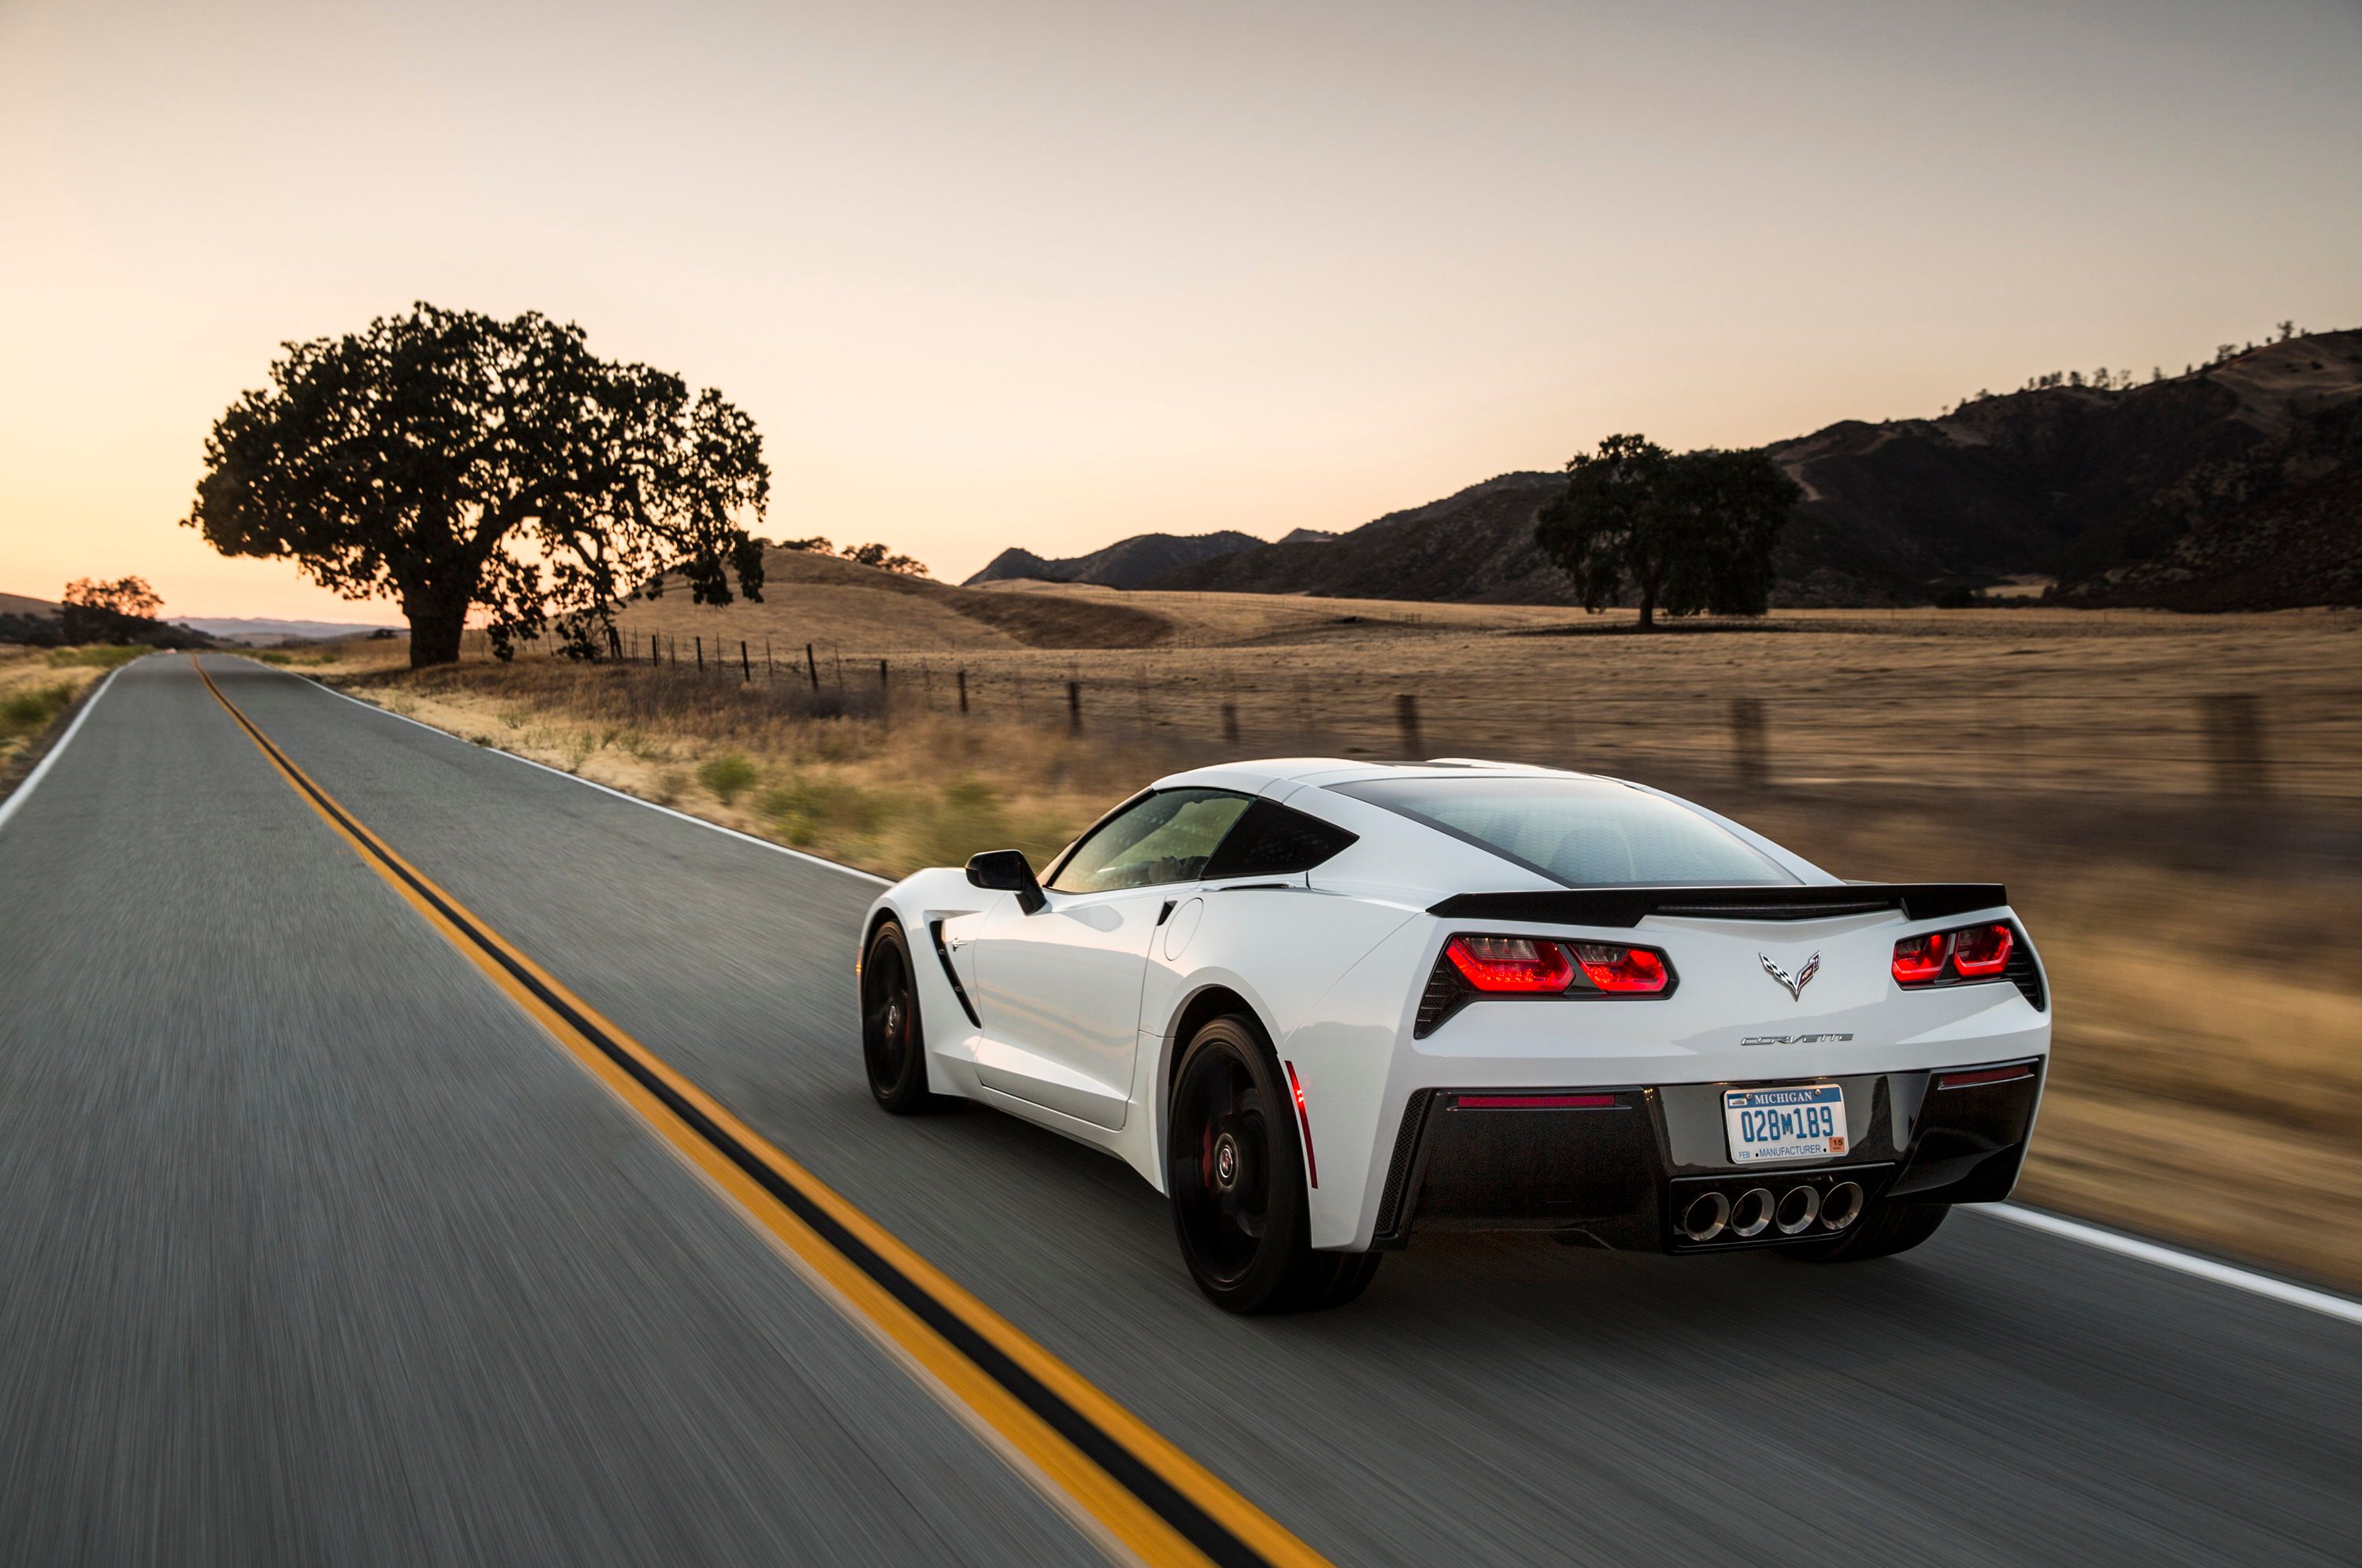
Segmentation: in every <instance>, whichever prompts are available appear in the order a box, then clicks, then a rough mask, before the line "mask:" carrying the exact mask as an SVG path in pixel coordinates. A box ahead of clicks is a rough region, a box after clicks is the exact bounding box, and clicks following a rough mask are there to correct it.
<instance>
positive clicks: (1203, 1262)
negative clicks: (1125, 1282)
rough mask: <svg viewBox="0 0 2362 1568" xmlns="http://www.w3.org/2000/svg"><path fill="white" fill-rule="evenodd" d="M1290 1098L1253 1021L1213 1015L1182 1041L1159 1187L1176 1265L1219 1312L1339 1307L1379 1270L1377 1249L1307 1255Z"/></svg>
mask: <svg viewBox="0 0 2362 1568" xmlns="http://www.w3.org/2000/svg"><path fill="white" fill-rule="evenodd" d="M1290 1103H1291V1102H1290V1100H1289V1097H1288V1096H1287V1095H1286V1093H1285V1092H1284V1091H1283V1090H1282V1089H1281V1088H1280V1083H1279V1069H1278V1066H1277V1065H1276V1064H1275V1062H1274V1060H1273V1059H1272V1055H1271V1050H1270V1048H1269V1047H1268V1046H1266V1045H1265V1044H1264V1041H1263V1033H1262V1031H1261V1030H1260V1029H1258V1028H1257V1027H1256V1025H1255V1023H1254V1021H1253V1020H1252V1019H1249V1018H1245V1017H1243V1016H1240V1015H1237V1014H1232V1015H1231V1016H1229V1017H1224V1018H1218V1019H1215V1020H1214V1021H1212V1022H1210V1023H1209V1024H1207V1025H1206V1026H1205V1027H1204V1028H1202V1029H1200V1030H1198V1032H1197V1034H1196V1035H1195V1036H1194V1037H1193V1038H1192V1039H1191V1040H1190V1042H1189V1045H1188V1048H1187V1051H1186V1052H1185V1053H1184V1055H1183V1056H1182V1058H1181V1072H1180V1075H1179V1077H1177V1078H1176V1079H1175V1083H1174V1088H1173V1104H1172V1113H1171V1115H1170V1116H1169V1117H1168V1118H1167V1119H1166V1120H1167V1132H1166V1134H1165V1161H1164V1170H1165V1187H1166V1189H1167V1190H1168V1192H1169V1193H1170V1195H1171V1198H1172V1202H1173V1228H1174V1231H1175V1233H1176V1235H1177V1236H1178V1237H1179V1239H1180V1242H1181V1257H1182V1261H1183V1262H1185V1263H1187V1264H1188V1265H1189V1275H1190V1277H1191V1278H1192V1279H1194V1280H1196V1281H1197V1283H1198V1289H1199V1290H1200V1291H1202V1292H1204V1293H1205V1297H1206V1299H1208V1300H1209V1301H1211V1302H1212V1303H1213V1304H1214V1305H1215V1306H1217V1307H1220V1309H1222V1310H1224V1311H1226V1312H1241V1313H1249V1312H1302V1311H1309V1310H1317V1309H1323V1308H1329V1307H1341V1306H1343V1305H1344V1304H1345V1303H1347V1302H1349V1301H1351V1300H1352V1299H1353V1298H1354V1297H1357V1296H1359V1295H1361V1293H1362V1292H1363V1289H1365V1288H1366V1287H1367V1286H1368V1285H1369V1283H1370V1279H1371V1276H1372V1275H1375V1274H1376V1273H1377V1271H1378V1263H1379V1260H1380V1258H1381V1257H1382V1255H1383V1254H1381V1253H1374V1252H1368V1253H1334V1252H1319V1253H1316V1252H1314V1251H1313V1250H1312V1248H1311V1244H1310V1241H1311V1234H1312V1215H1311V1209H1310V1208H1309V1206H1308V1203H1307V1201H1306V1194H1305V1187H1304V1155H1303V1151H1302V1149H1301V1148H1300V1146H1299V1145H1298V1143H1297V1136H1296V1122H1295V1120H1294V1118H1293V1116H1292V1115H1291V1114H1290V1109H1289V1108H1290Z"/></svg>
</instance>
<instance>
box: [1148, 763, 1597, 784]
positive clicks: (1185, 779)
mask: <svg viewBox="0 0 2362 1568" xmlns="http://www.w3.org/2000/svg"><path fill="white" fill-rule="evenodd" d="M1470 773H1491V774H1507V775H1513V776H1522V777H1527V778H1596V777H1598V775H1596V774H1588V773H1576V772H1573V771H1570V770H1569V769H1566V768H1563V767H1535V766H1533V765H1531V764H1529V763H1522V762H1493V761H1489V760H1487V759H1485V758H1484V757H1475V756H1437V757H1429V758H1428V759H1427V760H1426V761H1423V762H1378V761H1373V760H1371V759H1369V758H1366V757H1346V756H1266V757H1257V758H1253V759H1252V760H1248V761H1243V762H1224V763H1217V764H1215V765H1213V766H1212V767H1193V768H1191V769H1189V770H1188V771H1187V772H1186V773H1175V774H1171V775H1169V776H1167V777H1165V778H1160V779H1158V780H1157V781H1156V784H1155V786H1154V787H1155V788H1156V789H1159V790H1174V789H1184V788H1187V787H1188V786H1190V785H1202V786H1209V787H1216V788H1221V789H1229V790H1241V789H1251V790H1257V791H1261V790H1267V789H1269V788H1270V787H1271V786H1273V785H1275V784H1318V785H1328V784H1359V783H1363V782H1365V781H1367V780H1369V779H1373V778H1464V777H1465V776H1467V775H1468V774H1470Z"/></svg>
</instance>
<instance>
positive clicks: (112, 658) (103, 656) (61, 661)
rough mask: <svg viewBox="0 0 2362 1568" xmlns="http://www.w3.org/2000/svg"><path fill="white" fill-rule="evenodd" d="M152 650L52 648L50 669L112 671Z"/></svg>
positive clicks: (115, 647) (134, 648) (114, 647)
mask: <svg viewBox="0 0 2362 1568" xmlns="http://www.w3.org/2000/svg"><path fill="white" fill-rule="evenodd" d="M150 651H152V650H150V649H148V648H144V647H136V646H121V645H94V646H89V647H79V648H53V649H51V650H50V657H49V666H50V668H51V669H77V668H86V669H113V668H115V667H116V665H119V664H129V663H130V662H131V661H132V660H133V659H135V658H138V657H139V656H140V655H141V654H144V653H149V652H150Z"/></svg>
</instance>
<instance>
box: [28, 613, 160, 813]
mask: <svg viewBox="0 0 2362 1568" xmlns="http://www.w3.org/2000/svg"><path fill="white" fill-rule="evenodd" d="M144 651H145V650H144V649H139V648H128V649H126V648H64V649H54V650H53V649H47V648H27V647H18V646H15V645H14V644H0V794H5V793H6V790H7V789H8V788H9V786H11V785H13V784H14V783H15V782H16V780H17V775H18V774H19V773H20V772H22V771H23V768H24V764H25V762H26V760H27V759H28V757H29V756H30V755H31V751H32V748H33V747H34V746H35V745H37V744H38V743H39V741H40V740H41V738H42V737H43V736H44V735H46V734H49V733H50V731H51V730H52V729H53V728H55V726H56V724H57V723H58V721H59V720H60V719H61V718H62V717H64V715H65V712H66V711H67V710H68V709H70V708H72V706H73V703H74V699H76V698H77V697H80V696H81V695H82V694H83V691H85V690H88V689H89V688H90V687H91V686H92V685H93V684H94V683H95V682H96V681H97V680H98V679H100V678H101V677H102V676H104V675H105V673H106V672H107V671H108V670H110V669H112V668H115V667H116V665H118V664H121V663H123V662H124V661H125V659H127V658H130V657H138V655H139V654H140V653H142V652H144Z"/></svg>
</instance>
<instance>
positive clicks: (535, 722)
mask: <svg viewBox="0 0 2362 1568" xmlns="http://www.w3.org/2000/svg"><path fill="white" fill-rule="evenodd" d="M388 653H389V650H388V649H387V645H383V644H380V645H376V646H375V647H374V648H372V649H371V651H370V656H369V657H373V658H377V659H384V658H386V657H388ZM344 675H345V676H346V677H347V678H348V679H357V680H358V687H357V689H358V690H360V691H361V693H362V694H364V695H370V696H373V697H374V698H375V699H376V700H377V701H382V702H385V703H387V704H388V705H389V706H392V707H395V708H397V709H399V710H400V711H403V712H409V713H412V714H414V715H415V716H417V717H419V718H422V719H424V720H425V721H426V722H428V723H436V724H439V725H441V726H443V727H444V728H447V729H449V730H452V731H454V732H456V733H458V734H462V735H466V736H469V738H472V739H476V740H478V741H480V742H482V743H483V744H487V745H500V746H502V747H504V748H506V749H510V750H514V751H520V752H522V753H524V754H525V755H528V756H535V758H536V759H538V760H542V761H546V762H550V763H552V764H553V765H554V766H559V767H572V768H573V769H574V770H575V771H578V772H579V773H581V774H582V775H584V776H585V777H588V778H596V779H598V780H599V781H601V782H602V783H607V784H610V785H613V786H614V787H616V788H619V789H623V790H629V791H632V792H635V793H638V794H641V795H643V796H646V797H648V798H650V799H654V800H658V801H668V802H671V803H675V804H678V805H679V806H681V807H682V808H684V809H687V810H690V811H693V812H698V813H699V814H701V815H704V816H707V817H710V818H712V819H713V820H715V821H718V822H722V823H727V824H728V825H731V826H733V827H736V828H739V829H741V830H743V831H745V832H749V833H754V834H761V835H764V836H767V837H770V838H772V839H774V840H776V841H778V842H779V843H783V844H788V845H794V846H796V847H797V848H800V849H804V850H809V851H811V852H812V853H814V854H818V855H822V856H827V857H829V858H831V859H835V860H839V861H842V862H844V863H845V864H848V865H853V866H858V867H863V868H864V869H867V870H872V871H876V872H877V873H879V874H880V875H884V876H889V877H890V876H899V875H900V874H902V873H904V872H907V871H909V870H911V869H913V868H915V867H921V866H928V865H956V864H958V863H960V862H961V861H963V860H965V859H966V857H967V856H969V855H971V854H973V853H975V852H976V851H977V850H980V849H993V848H1004V847H1014V848H1018V849H1021V850H1024V851H1025V852H1026V853H1027V854H1028V855H1029V856H1032V857H1033V858H1034V861H1035V863H1036V864H1037V865H1039V864H1042V863H1043V861H1044V860H1045V859H1046V858H1047V856H1050V855H1052V854H1054V853H1055V852H1056V850H1057V849H1058V848H1059V847H1060V846H1061V845H1064V844H1065V843H1066V842H1068V841H1069V840H1070V839H1071V838H1072V837H1073V836H1074V834H1076V832H1078V831H1079V830H1080V829H1081V828H1082V827H1084V826H1085V825H1087V823H1089V822H1090V821H1091V820H1092V819H1094V818H1095V817H1096V816H1097V815H1098V813H1099V812H1102V811H1104V810H1105V809H1106V808H1107V807H1108V806H1109V804H1111V803H1112V802H1114V801H1117V800H1120V799H1121V798H1122V797H1123V796H1125V795H1127V794H1129V793H1131V791H1132V790H1136V789H1137V788H1139V786H1140V785H1141V784H1142V783H1144V782H1145V781H1147V780H1148V779H1150V778H1154V777H1156V776H1157V775H1158V774H1161V773H1164V772H1167V771H1170V770H1172V769H1173V768H1174V767H1178V766H1184V765H1187V764H1188V763H1190V762H1194V761H1205V760H1210V759H1211V752H1210V751H1209V749H1208V746H1207V745H1206V744H1205V743H1204V742H1203V740H1202V737H1201V740H1200V744H1199V745H1198V749H1197V751H1196V752H1195V753H1184V752H1182V751H1180V750H1177V749H1175V748H1173V747H1171V746H1169V745H1159V744H1154V743H1150V742H1143V741H1132V740H1123V739H1120V738H1114V737H1108V736H1104V735H1098V734H1093V735H1089V736H1076V735H1072V734H1066V733H1065V731H1064V730H1063V729H1060V728H1054V727H1050V726H1043V725H1029V724H1025V723H1011V722H1009V721H1008V720H1007V719H1005V718H1000V717H995V718H991V719H986V718H983V717H976V718H970V719H962V718H960V717H958V716H956V715H955V714H950V713H943V712H923V711H907V710H896V711H893V712H888V711H886V710H885V709H884V708H883V707H882V706H881V705H880V704H879V703H878V701H877V700H876V699H875V697H874V696H871V697H867V698H866V699H865V698H864V697H862V696H859V695H847V694H846V693H844V692H843V691H841V690H834V689H830V690H823V691H822V693H820V694H819V700H818V701H814V699H813V694H812V693H811V692H810V691H809V690H806V689H804V688H802V687H798V686H792V685H789V684H786V683H780V684H778V685H775V686H767V685H765V684H763V683H760V682H756V683H753V684H746V683H740V682H735V681H729V680H720V679H712V678H708V679H698V678H696V677H695V676H694V675H689V676H676V675H673V674H672V673H671V672H669V671H660V670H646V669H620V668H614V667H612V666H610V667H599V666H579V665H573V664H569V663H566V662H563V661H553V660H547V659H529V660H520V661H518V662H517V663H515V664H513V665H509V666H499V665H490V664H471V665H466V666H461V667H458V668H449V669H443V670H435V671H428V672H424V673H422V674H416V675H413V674H411V673H409V672H407V671H403V670H394V669H391V668H384V667H382V666H380V667H379V668H376V669H374V670H372V669H370V668H368V667H366V666H361V665H351V666H348V667H346V668H345V670H344ZM2177 695H2178V694H2177ZM504 715H507V716H513V717H515V718H517V719H518V721H519V723H517V724H515V725H513V726H512V725H508V724H506V723H504V717H503V716H504ZM1448 749H1449V742H1448V741H1445V740H1443V739H1442V738H1441V737H1435V738H1434V741H1433V744H1430V745H1429V752H1430V753H1434V754H1439V755H1440V754H1444V753H1445V752H1446V751H1447V750H1448ZM1815 762H1816V769H1817V771H1818V772H1819V773H1820V774H1822V775H1823V777H1821V778H1818V779H1816V780H1813V781H1807V782H1806V783H1805V784H1803V785H1800V786H1797V787H1792V788H1786V789H1782V788H1772V787H1754V788H1742V787H1740V786H1738V785H1736V784H1734V783H1733V782H1732V780H1731V778H1730V776H1729V774H1728V773H1727V771H1708V772H1703V773H1697V774H1693V775H1689V776H1684V775H1683V774H1682V773H1680V772H1679V771H1675V770H1672V769H1667V770H1664V771H1661V772H1651V773H1650V774H1649V775H1648V777H1649V780H1650V782H1652V783H1659V784H1662V785H1663V786H1665V787H1667V788H1670V789H1673V790H1677V791H1679V792H1683V793H1687V794H1690V795H1692V796H1693V797H1694V798H1696V799H1699V800H1701V801H1703V802H1704V803H1705V804H1708V805H1710V806H1713V807H1715V808H1716V809H1717V810H1721V811H1725V812H1729V813H1730V814H1732V815H1734V816H1736V817H1738V818H1739V819H1740V820H1742V821H1745V822H1747V823H1749V824H1750V825H1753V826H1756V827H1758V828H1760V829H1761V830H1763V831H1764V832H1766V833H1769V834H1771V835H1772V836H1773V837H1775V838H1778V839H1780V840H1782V841H1783V842H1784V843H1787V844H1789V845H1792V846H1793V847H1794V848H1795V849H1797V850H1798V851H1800V852H1801V853H1803V854H1805V855H1806V856H1810V857H1811V858H1813V859H1815V860H1816V861H1818V862H1819V863H1820V864H1822V865H1823V866H1825V867H1828V868H1829V869H1830V870H1832V871H1835V872H1837V873H1838V874H1839V875H1842V876H1848V877H1855V878H1893V879H1931V880H1941V879H1978V880H1986V879H1991V880H2003V881H2006V882H2007V883H2008V884H2009V885H2010V889H2011V897H2012V900H2013V902H2014V904H2015V906H2016V907H2017V908H2018V909H2019V910H2020V911H2022V912H2023V913H2024V914H2025V917H2026V920H2027V922H2028V924H2029V927H2030V929H2031V930H2032V932H2033V934H2034V937H2035V940H2036V943H2037V944H2039V945H2040V948H2041V951H2042V954H2043V957H2044V960H2045V962H2046V964H2047V966H2048V968H2049V970H2050V974H2051V977H2052V982H2053V992H2054V1009H2055V1010H2054V1013H2053V1020H2054V1025H2055V1030H2056V1047H2055V1049H2056V1055H2055V1056H2054V1060H2053V1067H2052V1073H2051V1077H2050V1082H2049V1087H2048V1089H2047V1096H2046V1099H2045V1102H2044V1110H2043V1117H2042V1122H2041V1127H2040V1131H2039V1133H2038V1135H2037V1137H2036V1144H2035V1154H2034V1157H2033V1159H2032V1160H2031V1162H2030V1163H2029V1165H2028V1167H2027V1170H2026V1173H2025V1181H2024V1183H2023V1185H2022V1187H2021V1188H2020V1193H2019V1196H2020V1198H2022V1199H2024V1200H2025V1201H2030V1202H2034V1203H2037V1204H2041V1205H2044V1206H2046V1207H2051V1208H2055V1209H2060V1210H2062V1211H2065V1212H2069V1213H2074V1214H2079V1215H2082V1216H2085V1217H2087V1218H2091V1219H2094V1220H2101V1221H2103V1222H2105V1223H2112V1224H2115V1225H2120V1226H2123V1227H2125V1228H2127V1229H2130V1230H2133V1231H2140V1232H2142V1233H2146V1234H2151V1235H2157V1236H2162V1237H2167V1238H2171V1239H2176V1240H2180V1241H2182V1242H2189V1243H2192V1244H2195V1245H2198V1246H2200V1247H2202V1248H2204V1249H2206V1250H2208V1251H2212V1252H2215V1253H2224V1254H2228V1255H2232V1256H2238V1257H2244V1258H2246V1259H2250V1260H2253V1261H2257V1262H2260V1263H2262V1264H2266V1265H2268V1266H2274V1267H2278V1268H2281V1269H2285V1270H2289V1271H2291V1272H2294V1273H2297V1274H2300V1275H2309V1276H2311V1277H2313V1278H2317V1279H2321V1280H2323V1281H2326V1282H2329V1283H2332V1284H2334V1285H2338V1286H2344V1287H2345V1288H2348V1289H2362V1206H2357V1205H2356V1204H2355V1203H2354V1202H2353V1201H2352V1196H2351V1195H2352V1194H2353V1193H2354V1192H2355V1191H2356V1190H2362V1137H2357V1132H2356V1129H2357V1128H2362V944H2356V943H2355V942H2353V941H2352V940H2351V937H2350V934H2349V933H2351V932H2352V931H2353V930H2354V929H2356V925H2357V924H2362V829H2357V825H2356V823H2354V822H2353V821H2352V820H2351V814H2350V812H2346V810H2345V807H2344V806H2343V804H2342V803H2341V802H2339V801H2334V800H2312V801H2302V800H2297V801H2280V802H2277V803H2260V802H2225V801H2215V802H2208V801H2205V800H2204V799H2202V798H2200V797H2193V796H2192V795H2191V794H2190V793H2189V792H2188V791H2186V790H2184V791H2180V792H2165V793H2160V794H2158V795H2156V796H2154V797H2141V796H2138V795H2128V794H2122V793H2118V794H2100V793H2096V792H2092V791H2088V790H2083V791H2077V790H2051V789H2047V788H2044V787H2041V786H2039V785H2036V786H2026V785H2024V784H2020V785H2019V786H2018V787H2017V788H2015V789H2004V788H1998V787H1996V786H1994V785H1992V784H1991V783H1980V784H1979V785H1978V786H1977V787H1975V788H1942V787H1934V786H1929V787H1922V788H1916V789H1915V788H1912V787H1909V786H1907V785H1903V784H1897V783H1895V782H1893V781H1892V780H1885V781H1877V782H1874V783H1857V782H1855V781H1854V780H1852V779H1850V778H1848V775H1849V771H1851V762H1850V758H1849V755H1848V754H1846V753H1844V752H1842V751H1839V750H1836V749H1831V748H1825V749H1823V750H1822V751H1821V752H1819V753H1818V754H1816V758H1815ZM1871 762H1874V759H1865V767H1864V768H1863V769H1862V770H1861V771H1863V772H1871V771H1872V770H1873V769H1872V768H1871V767H1870V764H1871ZM2036 777H2037V778H2039V777H2041V775H2040V774H2039V771H2038V770H2036ZM692 780H695V782H694V783H692ZM1849 786H1850V787H1849Z"/></svg>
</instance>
